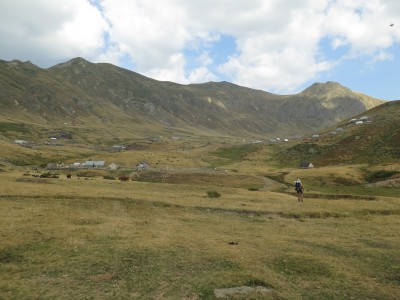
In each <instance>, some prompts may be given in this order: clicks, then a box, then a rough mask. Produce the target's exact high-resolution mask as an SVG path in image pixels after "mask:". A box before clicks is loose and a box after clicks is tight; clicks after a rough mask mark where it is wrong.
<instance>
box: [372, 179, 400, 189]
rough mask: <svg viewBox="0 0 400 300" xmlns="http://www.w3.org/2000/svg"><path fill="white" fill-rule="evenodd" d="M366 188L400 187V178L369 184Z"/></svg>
mask: <svg viewBox="0 0 400 300" xmlns="http://www.w3.org/2000/svg"><path fill="white" fill-rule="evenodd" d="M367 187H400V178H393V179H388V180H383V181H379V182H375V183H370V184H368V185H367Z"/></svg>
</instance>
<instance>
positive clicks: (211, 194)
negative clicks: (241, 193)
mask: <svg viewBox="0 0 400 300" xmlns="http://www.w3.org/2000/svg"><path fill="white" fill-rule="evenodd" d="M207 196H208V197H209V198H218V197H221V194H220V193H218V192H216V191H208V192H207Z"/></svg>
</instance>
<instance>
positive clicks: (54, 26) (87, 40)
mask: <svg viewBox="0 0 400 300" xmlns="http://www.w3.org/2000/svg"><path fill="white" fill-rule="evenodd" d="M107 26H108V25H107V23H106V22H105V20H104V19H103V18H102V16H101V14H100V12H99V11H98V10H97V9H95V8H94V7H93V6H92V5H90V4H89V2H87V1H81V0H69V1H65V2H63V3H62V4H60V3H57V2H56V1H52V0H36V1H29V0H14V1H2V2H1V3H0V28H1V29H0V55H1V57H2V58H3V59H14V58H16V59H23V60H32V61H34V62H35V63H37V64H40V65H42V66H50V65H51V64H52V63H54V62H56V61H58V60H60V59H64V58H65V57H74V56H85V57H91V56H93V55H95V53H98V52H99V51H100V50H101V48H102V47H103V34H104V32H105V30H107Z"/></svg>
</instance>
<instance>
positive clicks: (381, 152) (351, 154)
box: [281, 100, 400, 166]
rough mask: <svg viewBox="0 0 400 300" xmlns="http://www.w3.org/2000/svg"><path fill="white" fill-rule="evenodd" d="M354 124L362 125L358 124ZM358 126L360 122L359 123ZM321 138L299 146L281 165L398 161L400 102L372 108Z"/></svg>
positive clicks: (290, 150) (295, 147) (296, 146)
mask: <svg viewBox="0 0 400 300" xmlns="http://www.w3.org/2000/svg"><path fill="white" fill-rule="evenodd" d="M355 119H356V120H358V121H360V120H363V121H362V124H357V123H356V121H355ZM360 123H361V122H360ZM319 135H320V138H318V139H315V140H313V141H306V142H301V143H298V144H296V145H294V146H292V147H290V148H289V149H287V151H286V152H285V153H286V154H285V155H283V157H282V158H281V159H282V160H283V161H293V162H298V161H312V162H313V163H314V164H315V165H317V166H322V165H337V164H343V163H372V164H377V163H384V162H396V161H397V162H398V161H399V160H400V100H398V101H390V102H387V103H384V104H382V105H379V106H377V107H374V108H372V109H370V110H368V111H366V112H364V113H362V114H360V115H358V116H355V117H354V119H353V120H346V121H343V122H342V123H340V124H338V125H337V126H335V127H331V128H329V130H328V129H327V130H324V131H322V132H320V134H319Z"/></svg>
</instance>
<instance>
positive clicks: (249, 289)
mask: <svg viewBox="0 0 400 300" xmlns="http://www.w3.org/2000/svg"><path fill="white" fill-rule="evenodd" d="M271 292H272V289H269V288H266V287H265V286H238V287H233V288H226V289H214V295H215V298H217V299H221V298H227V297H235V296H238V297H239V296H243V295H247V296H248V295H249V294H252V295H253V294H268V293H271Z"/></svg>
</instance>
